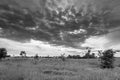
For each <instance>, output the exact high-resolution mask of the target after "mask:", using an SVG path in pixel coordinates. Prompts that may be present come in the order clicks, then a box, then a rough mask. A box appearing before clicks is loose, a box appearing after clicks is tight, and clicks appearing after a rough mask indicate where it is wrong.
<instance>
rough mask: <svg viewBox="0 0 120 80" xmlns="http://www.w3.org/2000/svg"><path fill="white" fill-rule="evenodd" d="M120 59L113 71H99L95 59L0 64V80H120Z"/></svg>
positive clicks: (8, 61) (11, 61)
mask: <svg viewBox="0 0 120 80" xmlns="http://www.w3.org/2000/svg"><path fill="white" fill-rule="evenodd" d="M119 63H120V59H119V58H117V59H116V61H115V68H114V69H100V68H99V62H98V60H97V59H79V60H78V59H67V60H66V61H65V62H63V61H62V60H60V59H44V58H41V59H39V60H34V59H21V58H14V59H9V60H3V61H1V62H0V80H120V65H119Z"/></svg>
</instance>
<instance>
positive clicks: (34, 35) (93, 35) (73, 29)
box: [0, 0, 120, 54]
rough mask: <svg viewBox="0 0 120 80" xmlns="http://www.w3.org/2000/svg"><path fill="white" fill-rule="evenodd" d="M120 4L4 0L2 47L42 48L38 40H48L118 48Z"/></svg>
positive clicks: (83, 0)
mask: <svg viewBox="0 0 120 80" xmlns="http://www.w3.org/2000/svg"><path fill="white" fill-rule="evenodd" d="M119 4H120V1H119V0H114V1H113V0H101V1H100V0H22V1H21V0H2V1H1V2H0V37H1V39H0V40H1V41H0V44H2V42H4V41H5V44H2V46H1V47H7V46H5V45H7V44H10V46H11V47H12V48H13V47H14V46H16V48H17V49H18V48H20V49H23V50H25V49H26V50H27V51H29V50H34V49H35V51H38V52H39V48H38V47H37V46H36V44H44V43H46V42H47V44H45V45H46V47H49V46H47V45H52V46H64V47H68V48H70V47H71V48H74V49H75V48H76V49H80V50H81V49H85V47H92V48H96V49H100V48H101V49H105V48H113V47H114V48H119V40H120V38H119V37H120V36H119V33H120V27H119V26H120V15H119V12H120V9H119V8H120V6H119ZM2 38H3V39H2ZM31 39H32V40H37V41H40V43H39V42H37V43H34V42H31ZM6 40H8V42H7V41H6ZM9 40H10V41H9ZM12 41H13V42H12ZM15 41H17V42H15ZM26 42H29V43H28V44H27V43H26ZM41 42H43V43H41ZM33 43H34V45H33ZM3 45H4V46H3ZM29 45H30V46H29ZM27 47H28V48H27ZM42 47H44V46H42ZM50 47H51V46H50ZM58 48H59V47H58ZM58 48H57V49H58ZM17 49H15V50H17ZM28 49H29V50H28ZM53 49H55V48H53ZM53 49H51V48H50V50H53ZM55 50H56V49H55ZM40 51H42V50H41V47H40ZM57 51H59V50H57ZM54 53H56V52H54ZM51 54H52V53H51Z"/></svg>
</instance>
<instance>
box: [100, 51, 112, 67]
mask: <svg viewBox="0 0 120 80" xmlns="http://www.w3.org/2000/svg"><path fill="white" fill-rule="evenodd" d="M100 61H101V64H100V67H101V68H114V51H113V50H112V49H109V50H106V51H104V52H101V56H100Z"/></svg>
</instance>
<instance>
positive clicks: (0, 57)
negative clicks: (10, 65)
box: [0, 48, 7, 59]
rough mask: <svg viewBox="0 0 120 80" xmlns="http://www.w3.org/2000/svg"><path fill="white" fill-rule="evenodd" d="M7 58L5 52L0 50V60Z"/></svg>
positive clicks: (2, 49)
mask: <svg viewBox="0 0 120 80" xmlns="http://www.w3.org/2000/svg"><path fill="white" fill-rule="evenodd" d="M6 56H7V50H6V49H5V48H0V59H2V58H5V57H6Z"/></svg>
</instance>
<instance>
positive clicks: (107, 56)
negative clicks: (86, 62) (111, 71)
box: [0, 48, 120, 68]
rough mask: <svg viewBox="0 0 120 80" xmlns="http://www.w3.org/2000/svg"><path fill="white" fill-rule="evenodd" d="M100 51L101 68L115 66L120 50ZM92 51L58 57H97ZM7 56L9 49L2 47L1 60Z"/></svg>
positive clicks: (23, 52)
mask: <svg viewBox="0 0 120 80" xmlns="http://www.w3.org/2000/svg"><path fill="white" fill-rule="evenodd" d="M98 52H99V59H100V63H101V64H100V67H101V68H114V61H115V57H114V55H115V53H116V52H120V51H119V50H116V51H114V50H113V49H108V50H105V51H98ZM90 53H91V50H88V51H87V53H86V54H85V55H84V56H82V57H81V56H80V55H68V56H67V57H65V54H61V56H59V57H58V58H61V59H62V60H63V61H65V60H66V58H68V59H94V58H96V56H95V54H94V53H92V54H90ZM20 55H21V56H22V57H23V55H24V56H26V52H25V51H21V53H20ZM6 57H10V55H7V50H6V48H0V60H1V59H4V58H6ZM44 58H53V57H49V56H47V57H44ZM34 59H36V60H37V59H39V56H38V54H36V55H35V56H34Z"/></svg>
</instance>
